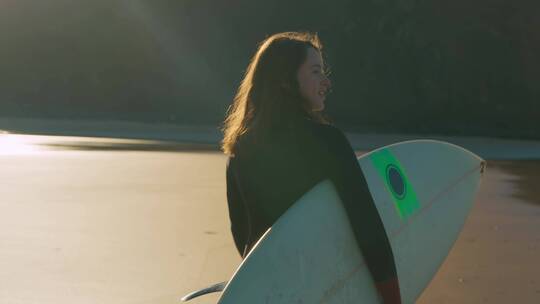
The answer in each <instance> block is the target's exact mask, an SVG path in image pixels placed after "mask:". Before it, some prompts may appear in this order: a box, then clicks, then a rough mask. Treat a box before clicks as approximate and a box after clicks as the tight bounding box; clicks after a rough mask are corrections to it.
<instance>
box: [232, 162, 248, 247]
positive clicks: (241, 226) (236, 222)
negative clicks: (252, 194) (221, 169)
mask: <svg viewBox="0 0 540 304" xmlns="http://www.w3.org/2000/svg"><path fill="white" fill-rule="evenodd" d="M232 162H234V160H232V158H230V157H229V159H228V160H227V170H226V171H227V173H226V175H227V181H226V182H227V204H228V206H229V218H230V220H231V232H232V235H233V238H234V244H235V245H236V249H237V250H238V252H239V253H240V255H241V256H242V257H244V254H245V253H246V252H245V251H246V245H247V241H248V237H249V231H250V229H251V227H250V226H249V221H248V215H247V210H246V207H245V202H244V201H243V199H242V195H241V194H240V189H239V188H238V183H237V181H236V174H235V173H234V171H233V170H234V169H233V166H231V163H232Z"/></svg>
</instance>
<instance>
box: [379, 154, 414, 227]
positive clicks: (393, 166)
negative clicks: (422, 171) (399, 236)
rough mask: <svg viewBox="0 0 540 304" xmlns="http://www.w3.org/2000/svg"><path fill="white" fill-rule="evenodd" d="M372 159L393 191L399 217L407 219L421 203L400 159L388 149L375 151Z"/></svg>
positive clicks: (389, 189)
mask: <svg viewBox="0 0 540 304" xmlns="http://www.w3.org/2000/svg"><path fill="white" fill-rule="evenodd" d="M370 159H371V162H372V163H373V165H374V166H375V168H376V169H377V172H378V173H379V175H380V177H381V178H382V180H383V181H384V184H385V186H386V188H387V190H388V192H390V193H391V196H392V199H393V201H394V206H395V207H396V211H397V213H398V214H399V217H400V218H401V219H402V220H405V219H407V218H408V217H410V216H411V215H412V214H413V213H414V212H415V211H416V210H417V209H418V208H420V203H419V202H418V198H417V196H416V193H415V192H414V189H413V186H412V185H411V183H410V182H409V181H408V179H407V174H406V172H405V170H404V169H403V167H402V166H401V164H400V163H399V160H398V159H397V158H396V157H394V155H393V154H392V152H390V151H389V150H388V149H381V150H378V151H376V152H373V153H372V154H371V155H370Z"/></svg>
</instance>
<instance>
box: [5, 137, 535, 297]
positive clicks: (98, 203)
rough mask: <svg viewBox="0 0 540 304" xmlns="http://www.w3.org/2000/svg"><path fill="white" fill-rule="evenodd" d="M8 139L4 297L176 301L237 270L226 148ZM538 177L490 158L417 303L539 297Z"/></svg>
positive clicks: (523, 163)
mask: <svg viewBox="0 0 540 304" xmlns="http://www.w3.org/2000/svg"><path fill="white" fill-rule="evenodd" d="M0 136H4V135H0ZM3 138H4V142H3V143H4V144H3V145H0V149H2V148H3V150H0V166H1V168H2V170H1V171H0V179H1V180H2V181H3V182H2V186H1V187H0V195H1V197H2V200H1V201H0V205H1V207H2V210H3V212H2V213H0V269H2V272H0V303H10V304H11V303H21V304H28V303H51V304H52V303H55V304H59V303H60V304H62V303H104V304H108V303H111V304H113V303H115V304H117V303H121V304H131V303H133V304H143V303H164V304H165V303H177V302H178V299H179V298H180V297H181V296H182V295H184V294H185V293H187V292H189V291H192V290H194V289H197V288H201V287H205V286H207V285H209V284H212V283H215V282H220V281H223V280H226V279H228V278H229V277H230V275H231V274H232V273H233V271H234V270H235V268H236V267H237V266H238V264H239V262H240V258H239V256H238V254H237V252H236V251H235V248H234V246H233V242H232V238H231V235H230V232H229V220H228V215H227V208H226V201H225V183H224V168H225V157H224V156H223V155H222V154H220V153H219V152H215V151H212V150H211V149H206V150H202V151H198V150H196V149H194V148H193V147H191V146H190V148H186V146H182V145H177V146H174V145H172V146H171V145H170V144H169V145H165V146H166V148H163V149H160V146H163V144H159V143H158V142H148V141H137V140H114V139H108V140H103V139H98V138H81V137H71V138H66V137H56V136H29V135H26V136H18V137H12V138H11V139H10V140H6V139H5V137H3ZM0 142H2V139H0ZM6 143H9V145H8V144H6ZM10 145H11V146H10ZM6 147H10V148H6ZM538 172H540V161H535V160H504V161H501V160H489V161H488V169H487V171H486V174H485V176H484V179H483V182H482V186H481V189H480V192H479V193H478V197H477V200H476V204H475V206H474V208H473V210H472V212H471V214H470V216H469V218H468V220H467V222H466V224H465V227H464V229H463V231H462V233H461V235H460V237H459V239H458V241H457V242H456V244H455V246H454V248H453V249H452V251H451V252H450V254H449V256H448V258H447V259H446V261H445V263H444V264H443V265H442V267H441V268H440V270H439V272H438V273H437V275H436V276H435V278H434V279H433V281H432V282H431V284H430V285H429V286H428V287H427V289H426V290H425V292H424V293H423V295H422V296H421V298H420V299H419V301H418V303H422V304H425V303H509V302H516V303H538V302H540V279H538V278H537V275H538V274H539V273H540V266H539V264H538V263H536V262H535V258H536V257H538V256H540V199H539V198H540V190H539V188H538V187H537V186H536V185H537V184H538V182H539V181H540V174H539V173H538ZM217 298H218V295H209V296H206V297H202V298H200V299H197V300H193V302H192V303H195V304H197V303H208V304H209V303H215V302H216V300H217Z"/></svg>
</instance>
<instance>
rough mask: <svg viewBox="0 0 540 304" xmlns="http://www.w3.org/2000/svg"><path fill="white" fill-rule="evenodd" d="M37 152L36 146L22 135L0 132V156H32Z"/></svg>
mask: <svg viewBox="0 0 540 304" xmlns="http://www.w3.org/2000/svg"><path fill="white" fill-rule="evenodd" d="M39 151H40V149H39V148H38V146H35V145H33V144H32V142H31V140H29V139H28V137H26V136H24V135H16V134H9V133H7V132H3V131H2V132H0V155H21V154H34V153H37V152H39Z"/></svg>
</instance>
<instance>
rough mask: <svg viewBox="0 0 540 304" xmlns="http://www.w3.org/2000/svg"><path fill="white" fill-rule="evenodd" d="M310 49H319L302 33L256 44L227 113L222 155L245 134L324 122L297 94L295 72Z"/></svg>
mask: <svg viewBox="0 0 540 304" xmlns="http://www.w3.org/2000/svg"><path fill="white" fill-rule="evenodd" d="M310 47H312V48H314V49H316V50H318V51H319V52H320V51H321V50H322V44H321V42H320V40H319V38H318V36H317V35H316V34H312V33H306V32H284V33H278V34H274V35H272V36H270V37H268V38H267V39H265V40H264V41H262V42H261V43H260V44H259V48H258V50H257V52H256V53H255V55H254V56H253V58H251V61H250V63H249V65H248V67H247V70H246V73H245V76H244V79H243V80H242V82H241V84H240V86H239V88H238V91H237V93H236V96H235V97H234V100H233V103H232V105H231V106H230V107H229V110H228V111H227V118H226V119H225V122H224V126H223V129H222V130H223V133H224V138H223V141H222V145H221V148H222V150H223V152H225V154H227V155H234V154H235V152H236V147H237V143H238V141H239V140H240V138H241V137H242V136H243V135H245V134H247V133H251V134H257V135H261V134H264V133H265V132H266V131H269V130H276V129H279V128H291V127H293V125H294V123H295V121H296V120H298V118H299V117H306V118H308V119H312V120H315V121H317V122H320V123H326V122H327V121H326V119H325V118H324V117H323V115H322V113H320V112H313V111H311V110H310V109H309V107H308V104H307V101H306V100H305V99H304V98H302V96H301V95H300V91H299V84H298V80H297V72H298V69H299V68H300V66H301V65H302V64H303V63H304V61H305V60H306V57H307V52H308V49H309V48H310Z"/></svg>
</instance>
